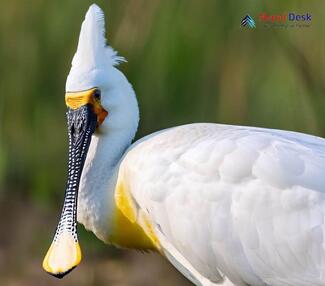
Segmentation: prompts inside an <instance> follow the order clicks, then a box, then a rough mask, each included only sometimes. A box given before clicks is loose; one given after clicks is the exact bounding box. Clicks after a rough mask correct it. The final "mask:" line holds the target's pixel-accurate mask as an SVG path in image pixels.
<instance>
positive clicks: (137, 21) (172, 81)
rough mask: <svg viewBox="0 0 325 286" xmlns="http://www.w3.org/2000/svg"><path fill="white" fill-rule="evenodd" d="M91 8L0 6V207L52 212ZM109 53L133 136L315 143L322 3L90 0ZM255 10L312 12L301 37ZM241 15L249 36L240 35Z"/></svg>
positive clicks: (324, 54)
mask: <svg viewBox="0 0 325 286" xmlns="http://www.w3.org/2000/svg"><path fill="white" fill-rule="evenodd" d="M91 3H92V1H86V0H82V1H81V0H78V1H77V0H64V1H63V0H55V1H41V0H32V1H18V0H2V1H1V9H0V41H1V45H0V63H1V64H0V75H1V76H0V91H1V95H0V197H1V198H2V201H4V202H6V201H10V200H14V198H22V199H23V200H24V201H25V202H28V203H30V204H32V205H36V206H38V207H40V208H41V209H42V210H43V211H45V209H46V210H52V211H57V210H59V209H60V207H61V203H62V197H63V191H64V186H65V176H66V153H67V138H66V120H65V105H64V87H65V79H66V76H67V74H68V72H69V69H70V63H71V59H72V56H73V54H74V51H75V49H76V46H77V39H78V35H79V30H80V25H81V22H82V20H83V18H84V14H85V12H86V10H87V9H88V6H89V5H90V4H91ZM97 4H99V5H100V6H101V7H102V9H103V10H104V11H105V15H106V27H107V30H108V40H109V43H110V44H111V45H112V46H113V47H114V48H115V49H116V50H118V51H119V53H120V54H121V55H123V56H125V57H126V58H127V60H128V63H126V64H122V65H121V66H120V69H121V70H122V71H123V72H124V73H125V74H126V76H127V77H128V79H129V81H130V82H131V83H132V84H133V86H134V88H135V91H136V93H137V96H138V101H139V104H140V109H141V122H140V128H139V132H138V135H137V137H138V138H139V137H142V136H143V135H145V134H148V133H151V132H153V131H156V130H159V129H162V128H166V127H170V126H174V125H180V124H184V123H190V122H220V123H228V124H241V125H255V126H261V127H269V128H280V129H288V130H296V131H301V132H306V133H311V134H316V135H320V136H325V120H324V119H325V112H324V107H325V82H324V78H325V68H324V66H325V42H324V38H325V37H324V34H325V16H324V13H323V11H324V9H325V2H324V1H321V0H310V1H294V0H290V1H281V0H272V1H262V0H261V1H257V0H256V1H253V0H248V1H217V0H204V1H197V0H181V1H179V0H164V1H163V0H150V1H148V0H147V1H145V0H123V1H122V0H119V1H118V0H109V1H108V0H107V1H105V0H98V1H97ZM260 12H267V13H269V14H272V13H281V14H282V13H285V12H296V13H307V12H308V13H310V14H312V18H313V20H312V22H311V26H310V27H308V28H288V29H276V28H263V27H262V24H261V23H260V22H259V20H258V15H259V13H260ZM246 14H250V15H251V16H253V18H254V19H255V21H256V25H257V28H256V29H246V28H242V27H241V26H240V21H241V19H242V18H243V17H244V16H245V15H246Z"/></svg>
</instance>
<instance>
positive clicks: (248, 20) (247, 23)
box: [241, 15, 256, 29]
mask: <svg viewBox="0 0 325 286" xmlns="http://www.w3.org/2000/svg"><path fill="white" fill-rule="evenodd" d="M241 25H242V26H243V27H246V26H247V27H249V28H251V29H253V28H256V25H255V21H254V19H253V18H252V17H251V16H249V15H246V16H245V17H244V18H243V19H242V20H241Z"/></svg>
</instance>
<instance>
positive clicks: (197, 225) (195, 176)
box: [121, 124, 325, 286]
mask: <svg viewBox="0 0 325 286" xmlns="http://www.w3.org/2000/svg"><path fill="white" fill-rule="evenodd" d="M121 170H123V174H125V176H126V178H127V180H128V182H129V185H130V186H131V194H132V196H133V198H134V200H135V201H136V202H137V205H138V207H139V208H141V209H142V210H143V211H145V212H146V213H147V214H148V216H149V217H150V219H151V221H152V223H153V224H154V225H155V227H156V229H157V231H158V232H159V236H160V237H161V240H164V241H166V242H167V243H168V245H170V246H172V248H173V250H172V251H170V252H171V256H173V253H172V252H173V251H175V252H177V254H179V255H181V256H182V257H183V258H184V259H185V260H186V261H187V262H189V264H190V265H191V267H193V268H194V269H195V270H196V271H197V272H198V273H199V276H201V277H203V279H205V278H207V279H209V280H210V281H212V282H217V281H220V280H222V276H223V275H226V276H227V277H228V278H229V279H230V280H231V281H232V282H233V283H234V284H236V285H276V286H281V285H286V286H287V285H294V286H299V285H325V244H324V235H325V224H324V218H325V192H324V190H325V176H324V171H325V140H324V139H322V138H319V137H315V136H310V135H306V134H301V133H295V132H289V131H281V130H271V129H262V128H251V127H239V126H230V125H218V124H191V125H184V126H179V127H175V128H171V129H167V130H164V131H161V132H159V133H154V134H152V135H149V136H147V137H145V138H143V139H141V140H140V141H138V142H136V143H135V144H133V145H132V146H131V148H130V149H129V151H128V152H127V154H126V156H125V158H124V159H123V161H122V164H121ZM175 256H176V254H175ZM185 268H186V266H185ZM185 271H186V270H185Z"/></svg>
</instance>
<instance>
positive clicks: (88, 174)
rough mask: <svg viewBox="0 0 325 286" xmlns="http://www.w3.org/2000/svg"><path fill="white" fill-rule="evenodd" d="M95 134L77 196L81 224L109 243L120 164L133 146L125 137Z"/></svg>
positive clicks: (121, 135)
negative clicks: (127, 150)
mask: <svg viewBox="0 0 325 286" xmlns="http://www.w3.org/2000/svg"><path fill="white" fill-rule="evenodd" d="M114 135H115V136H114V137H113V138H112V137H110V136H102V134H95V135H93V138H92V141H91V144H90V147H89V151H88V155H87V159H86V162H85V165H84V169H83V173H82V177H81V180H80V186H79V194H78V213H77V218H78V222H80V223H82V224H83V225H84V226H85V228H86V229H88V230H91V231H92V232H93V233H94V234H95V235H96V236H97V237H98V238H99V239H101V240H103V241H107V237H108V230H109V229H110V228H111V227H112V225H111V224H112V222H111V219H110V218H111V213H112V212H114V209H115V203H114V191H115V187H116V181H117V175H118V167H119V161H120V159H121V158H122V156H123V154H124V152H125V150H126V149H127V147H128V146H129V145H130V143H131V139H132V138H131V139H130V138H128V137H127V136H126V135H124V136H123V134H114Z"/></svg>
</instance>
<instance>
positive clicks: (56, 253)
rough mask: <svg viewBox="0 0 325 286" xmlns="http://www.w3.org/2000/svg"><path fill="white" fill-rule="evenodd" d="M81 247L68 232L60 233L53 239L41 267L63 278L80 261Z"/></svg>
mask: <svg viewBox="0 0 325 286" xmlns="http://www.w3.org/2000/svg"><path fill="white" fill-rule="evenodd" d="M81 257H82V255H81V249H80V245H79V243H78V241H75V240H74V238H73V236H72V235H71V234H70V233H62V234H61V235H60V236H59V238H58V239H56V240H54V241H53V242H52V244H51V246H50V248H49V250H48V251H47V254H46V256H45V258H44V260H43V268H44V270H45V271H46V272H48V273H49V274H51V275H53V276H55V277H57V278H63V277H64V276H65V275H66V274H68V273H69V272H70V271H71V270H73V268H75V267H76V266H77V265H78V264H79V263H80V261H81Z"/></svg>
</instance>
